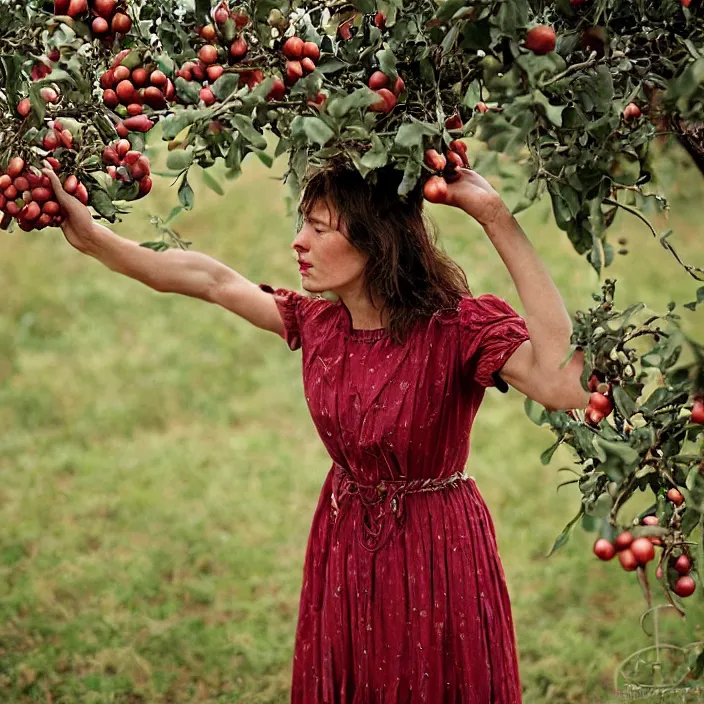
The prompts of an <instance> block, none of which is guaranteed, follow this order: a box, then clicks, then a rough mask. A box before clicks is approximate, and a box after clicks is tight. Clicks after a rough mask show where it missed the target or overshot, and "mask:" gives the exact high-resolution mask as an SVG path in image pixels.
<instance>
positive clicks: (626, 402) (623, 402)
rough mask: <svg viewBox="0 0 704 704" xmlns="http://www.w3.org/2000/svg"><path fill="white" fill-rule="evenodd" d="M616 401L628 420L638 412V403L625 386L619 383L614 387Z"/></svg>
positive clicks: (621, 412) (620, 411)
mask: <svg viewBox="0 0 704 704" xmlns="http://www.w3.org/2000/svg"><path fill="white" fill-rule="evenodd" d="M612 392H613V397H614V403H615V404H616V408H618V412H619V413H620V414H621V415H622V416H623V417H624V418H625V419H626V420H628V419H629V418H630V417H631V416H632V415H633V414H634V413H635V412H636V404H635V402H634V401H633V399H632V398H631V397H630V396H629V395H628V392H627V391H626V390H625V389H624V388H623V386H620V385H617V386H614V387H613V388H612Z"/></svg>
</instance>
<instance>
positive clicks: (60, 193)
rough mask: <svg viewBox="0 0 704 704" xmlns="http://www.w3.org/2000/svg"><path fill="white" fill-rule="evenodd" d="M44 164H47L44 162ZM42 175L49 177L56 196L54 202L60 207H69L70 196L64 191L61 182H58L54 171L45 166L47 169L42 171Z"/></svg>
mask: <svg viewBox="0 0 704 704" xmlns="http://www.w3.org/2000/svg"><path fill="white" fill-rule="evenodd" d="M44 163H45V164H48V162H46V161H45V162H44ZM42 173H43V174H44V175H45V176H48V177H49V181H51V187H52V189H53V190H54V193H55V194H56V200H58V201H59V203H60V204H61V205H69V204H70V203H71V196H69V194H68V193H66V191H64V188H63V186H62V185H61V181H59V177H58V176H57V175H56V173H55V171H54V170H53V169H52V168H51V167H49V166H47V168H45V169H42Z"/></svg>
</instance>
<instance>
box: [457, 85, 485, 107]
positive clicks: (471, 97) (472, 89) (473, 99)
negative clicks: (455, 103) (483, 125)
mask: <svg viewBox="0 0 704 704" xmlns="http://www.w3.org/2000/svg"><path fill="white" fill-rule="evenodd" d="M480 88H481V86H480V84H479V81H477V80H474V81H472V82H471V83H470V84H469V85H468V86H467V91H466V92H465V94H464V98H462V105H464V106H465V107H468V108H472V109H474V106H475V105H476V104H477V103H478V102H479V99H480V97H481V94H480Z"/></svg>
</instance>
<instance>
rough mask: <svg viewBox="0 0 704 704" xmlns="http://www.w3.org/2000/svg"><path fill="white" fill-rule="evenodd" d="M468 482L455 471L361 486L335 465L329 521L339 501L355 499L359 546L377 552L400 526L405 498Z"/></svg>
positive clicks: (402, 520) (345, 470) (338, 505)
mask: <svg viewBox="0 0 704 704" xmlns="http://www.w3.org/2000/svg"><path fill="white" fill-rule="evenodd" d="M467 479H471V480H472V481H474V477H470V476H469V475H468V474H467V473H466V472H464V471H463V472H455V473H454V474H452V475H450V476H448V477H442V478H438V477H429V478H427V479H411V480H405V479H397V480H396V479H395V480H390V479H384V480H382V481H381V482H379V483H377V484H362V483H360V482H358V481H356V480H355V479H353V478H352V475H351V474H350V473H349V471H348V470H347V469H346V468H345V467H343V466H342V465H340V464H338V463H337V462H336V463H335V469H334V474H333V490H332V493H331V495H330V503H331V507H332V518H333V520H335V521H336V520H337V516H338V514H339V512H340V506H341V503H342V500H343V499H344V498H345V497H347V496H356V497H357V498H358V499H359V500H360V501H361V502H362V506H363V519H362V534H361V535H360V542H361V545H362V547H364V548H365V549H366V550H369V551H370V552H373V551H376V550H378V549H379V548H380V547H382V545H384V544H385V543H386V541H387V540H388V538H389V537H390V535H391V532H392V529H393V526H394V521H392V520H389V519H388V517H389V515H393V516H394V517H395V523H396V524H397V525H398V526H399V527H402V526H403V523H404V517H405V511H404V506H405V497H406V495H407V494H416V493H420V492H426V491H441V490H446V489H451V488H453V487H458V486H460V485H461V483H462V482H465V481H466V480H467Z"/></svg>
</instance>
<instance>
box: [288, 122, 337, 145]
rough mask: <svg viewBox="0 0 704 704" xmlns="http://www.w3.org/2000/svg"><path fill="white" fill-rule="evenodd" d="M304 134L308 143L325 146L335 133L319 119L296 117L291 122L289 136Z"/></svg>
mask: <svg viewBox="0 0 704 704" xmlns="http://www.w3.org/2000/svg"><path fill="white" fill-rule="evenodd" d="M301 133H303V134H305V136H306V137H307V138H308V142H309V143H312V144H319V145H320V146H321V147H323V146H325V145H326V144H327V143H328V142H329V141H330V140H331V139H332V138H333V137H334V136H335V133H334V132H333V131H332V130H331V129H330V128H329V127H328V126H327V125H326V124H325V123H324V122H323V121H322V120H321V119H320V118H319V117H301V116H300V115H297V116H296V117H295V118H294V119H293V121H292V122H291V134H292V135H294V136H296V135H300V134H301Z"/></svg>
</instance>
